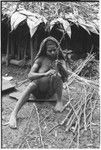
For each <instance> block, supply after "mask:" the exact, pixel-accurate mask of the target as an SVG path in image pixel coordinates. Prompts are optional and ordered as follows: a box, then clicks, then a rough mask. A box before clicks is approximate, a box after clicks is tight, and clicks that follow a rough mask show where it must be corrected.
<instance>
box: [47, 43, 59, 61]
mask: <svg viewBox="0 0 101 150" xmlns="http://www.w3.org/2000/svg"><path fill="white" fill-rule="evenodd" d="M46 49H47V50H46V54H47V55H48V56H50V57H52V58H55V57H56V55H57V47H56V45H55V44H54V43H53V45H52V44H51V45H50V44H49V45H47V46H46Z"/></svg>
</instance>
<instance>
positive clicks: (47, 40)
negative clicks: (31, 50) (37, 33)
mask: <svg viewBox="0 0 101 150" xmlns="http://www.w3.org/2000/svg"><path fill="white" fill-rule="evenodd" d="M49 44H50V45H54V46H55V45H56V48H57V51H58V57H59V59H64V55H63V52H62V49H61V47H60V44H59V42H58V41H57V40H56V39H55V38H54V37H52V36H49V37H47V38H45V39H44V40H43V41H42V42H41V44H40V48H39V52H38V54H37V55H36V57H35V60H36V59H37V58H38V57H40V56H46V50H47V45H49Z"/></svg>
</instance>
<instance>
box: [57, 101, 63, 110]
mask: <svg viewBox="0 0 101 150" xmlns="http://www.w3.org/2000/svg"><path fill="white" fill-rule="evenodd" d="M62 110H63V103H62V102H57V104H56V106H55V111H59V112H62Z"/></svg>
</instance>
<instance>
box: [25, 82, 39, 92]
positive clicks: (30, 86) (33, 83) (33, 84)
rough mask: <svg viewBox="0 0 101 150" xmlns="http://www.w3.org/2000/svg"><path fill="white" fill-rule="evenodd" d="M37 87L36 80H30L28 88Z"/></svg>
mask: <svg viewBox="0 0 101 150" xmlns="http://www.w3.org/2000/svg"><path fill="white" fill-rule="evenodd" d="M36 87H37V85H36V83H35V82H30V83H29V85H28V87H27V88H28V90H31V91H32V90H34V89H36Z"/></svg>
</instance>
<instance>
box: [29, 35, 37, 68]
mask: <svg viewBox="0 0 101 150" xmlns="http://www.w3.org/2000/svg"><path fill="white" fill-rule="evenodd" d="M30 47H31V66H32V65H33V61H34V59H35V57H36V54H37V36H36V37H35V38H34V44H33V39H32V38H31V39H30Z"/></svg>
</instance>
